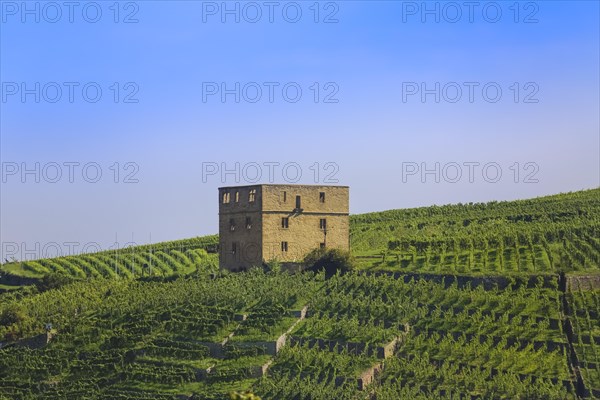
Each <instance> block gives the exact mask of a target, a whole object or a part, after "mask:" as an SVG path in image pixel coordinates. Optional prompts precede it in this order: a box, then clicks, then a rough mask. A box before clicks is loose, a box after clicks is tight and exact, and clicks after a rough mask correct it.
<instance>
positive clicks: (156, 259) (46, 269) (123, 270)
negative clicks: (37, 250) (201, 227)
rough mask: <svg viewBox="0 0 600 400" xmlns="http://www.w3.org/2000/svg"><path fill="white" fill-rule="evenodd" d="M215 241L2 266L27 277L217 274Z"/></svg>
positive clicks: (187, 241)
mask: <svg viewBox="0 0 600 400" xmlns="http://www.w3.org/2000/svg"><path fill="white" fill-rule="evenodd" d="M218 243H219V238H218V236H217V235H212V236H204V237H198V238H193V239H185V240H177V241H173V242H164V243H158V244H152V245H144V246H135V247H130V248H121V249H115V250H107V251H103V252H99V253H91V254H80V255H72V256H65V257H56V258H46V259H38V260H30V261H22V262H10V263H7V264H4V265H3V266H2V269H3V270H4V271H6V272H9V273H11V274H16V275H25V276H30V277H40V276H43V275H45V274H48V273H62V274H66V275H69V276H72V277H75V278H87V277H94V278H95V277H105V278H116V277H123V278H134V277H144V276H170V275H176V274H181V275H185V274H189V273H193V272H196V271H199V270H200V271H203V272H208V273H216V272H217V271H218V269H219V258H218V254H217V245H218ZM209 252H210V253H209Z"/></svg>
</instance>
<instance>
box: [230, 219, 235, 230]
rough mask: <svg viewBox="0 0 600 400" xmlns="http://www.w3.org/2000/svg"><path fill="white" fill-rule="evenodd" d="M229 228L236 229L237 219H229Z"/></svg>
mask: <svg viewBox="0 0 600 400" xmlns="http://www.w3.org/2000/svg"><path fill="white" fill-rule="evenodd" d="M229 230H230V231H232V232H233V231H235V220H234V219H233V218H231V219H230V220H229Z"/></svg>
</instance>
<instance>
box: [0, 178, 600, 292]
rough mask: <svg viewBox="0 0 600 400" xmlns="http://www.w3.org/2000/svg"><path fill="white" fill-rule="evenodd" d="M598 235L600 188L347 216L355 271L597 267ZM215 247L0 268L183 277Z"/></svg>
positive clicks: (198, 241) (160, 248)
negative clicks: (355, 265) (358, 265)
mask: <svg viewBox="0 0 600 400" xmlns="http://www.w3.org/2000/svg"><path fill="white" fill-rule="evenodd" d="M599 232H600V189H592V190H585V191H580V192H574V193H566V194H559V195H553V196H546V197H540V198H536V199H531V200H518V201H509V202H490V203H475V204H459V205H447V206H432V207H421V208H414V209H405V210H390V211H384V212H376V213H368V214H359V215H352V216H351V217H350V239H351V248H352V252H353V254H354V255H356V256H357V257H358V259H359V261H360V266H361V268H363V269H370V270H389V271H405V272H408V271H416V272H437V273H453V274H469V275H473V274H499V275H507V274H519V273H526V274H530V273H533V274H537V273H555V272H574V271H582V272H587V271H599V260H600V235H599ZM217 244H218V236H217V235H212V236H205V237H199V238H192V239H185V240H177V241H172V242H164V243H157V244H152V245H146V246H137V247H131V248H126V249H120V250H110V251H104V252H101V253H93V254H85V255H77V256H68V257H59V258H51V259H41V260H35V261H26V262H14V263H8V264H3V265H2V270H4V271H6V272H10V273H12V274H15V275H19V276H28V277H40V276H42V275H43V274H46V273H48V272H52V271H54V272H62V273H65V274H68V275H71V276H74V277H79V278H83V277H90V276H104V277H111V276H112V277H114V276H123V277H129V278H131V277H136V276H148V275H159V276H168V275H172V274H186V273H191V272H193V271H195V270H196V269H197V268H207V269H210V270H214V269H215V267H216V266H217V265H218V259H217V255H216V254H214V252H215V251H216V245H217ZM205 250H208V251H209V253H206V252H205ZM0 283H2V282H1V281H0Z"/></svg>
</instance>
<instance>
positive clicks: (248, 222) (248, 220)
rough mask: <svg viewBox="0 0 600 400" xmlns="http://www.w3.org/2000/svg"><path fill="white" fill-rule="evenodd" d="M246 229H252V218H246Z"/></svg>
mask: <svg viewBox="0 0 600 400" xmlns="http://www.w3.org/2000/svg"><path fill="white" fill-rule="evenodd" d="M246 229H252V218H250V217H246Z"/></svg>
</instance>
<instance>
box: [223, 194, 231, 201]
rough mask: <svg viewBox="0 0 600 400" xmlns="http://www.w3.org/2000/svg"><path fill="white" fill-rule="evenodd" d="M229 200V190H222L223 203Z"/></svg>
mask: <svg viewBox="0 0 600 400" xmlns="http://www.w3.org/2000/svg"><path fill="white" fill-rule="evenodd" d="M229 200H230V197H229V192H223V204H228V203H229Z"/></svg>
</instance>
